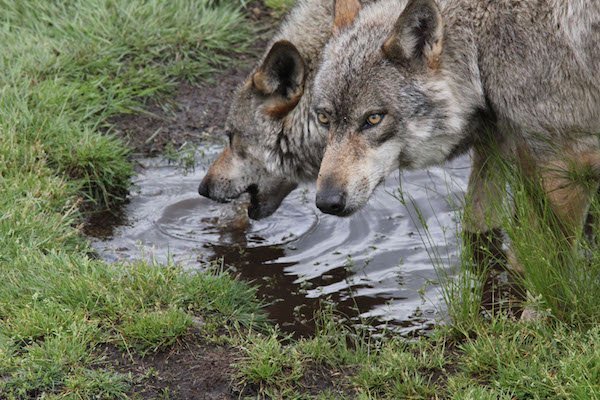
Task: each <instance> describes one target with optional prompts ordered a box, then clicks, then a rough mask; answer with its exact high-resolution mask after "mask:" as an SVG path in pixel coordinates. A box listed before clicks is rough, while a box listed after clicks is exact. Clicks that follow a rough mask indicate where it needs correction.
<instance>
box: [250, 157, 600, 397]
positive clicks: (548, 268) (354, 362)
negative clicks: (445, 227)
mask: <svg viewBox="0 0 600 400" xmlns="http://www.w3.org/2000/svg"><path fill="white" fill-rule="evenodd" d="M499 161H500V162H499V166H501V168H502V169H501V170H500V171H501V172H502V175H503V178H504V179H505V181H506V182H509V183H510V186H511V190H510V200H511V201H510V202H506V203H502V204H500V205H499V206H498V208H497V209H495V210H494V211H495V213H496V215H495V217H498V216H500V218H498V219H497V220H500V221H502V228H503V230H504V231H505V232H506V234H507V236H508V237H509V239H510V241H511V242H512V243H513V248H514V251H515V253H516V254H517V256H518V259H519V263H520V264H521V266H522V267H523V269H524V274H523V275H522V276H520V277H518V279H517V280H516V282H517V283H518V284H519V285H520V286H521V289H522V290H527V291H528V292H529V293H530V295H529V297H530V299H529V300H528V301H529V306H534V307H535V308H536V309H537V310H538V312H539V315H540V318H539V319H538V320H535V321H530V322H524V321H520V320H518V319H517V318H515V317H514V316H513V315H512V314H509V313H507V309H506V308H504V309H503V308H501V307H499V305H500V303H501V301H502V300H503V299H497V301H498V302H499V304H498V305H496V308H495V311H492V310H490V309H486V308H484V306H483V304H482V294H483V291H484V283H485V281H486V277H487V274H489V273H490V272H491V268H492V266H491V265H484V266H480V267H479V268H473V265H474V264H473V263H474V261H473V258H472V256H473V255H472V251H471V249H470V248H469V247H468V246H461V249H460V250H461V251H460V258H459V265H458V266H457V267H456V268H455V269H454V270H453V271H452V272H451V273H449V272H448V270H447V269H446V268H445V267H446V266H444V265H443V264H444V262H445V261H444V260H446V259H447V255H446V254H437V253H435V252H434V251H432V252H431V253H430V258H431V261H432V263H433V264H434V265H435V266H436V268H437V270H438V275H439V279H440V281H441V282H442V292H443V296H444V299H445V301H446V308H447V310H448V313H449V315H450V317H451V321H450V322H449V323H448V324H447V325H441V326H438V327H436V328H435V329H434V331H433V332H432V333H431V335H430V336H428V337H423V338H420V339H419V340H417V341H411V340H405V339H402V338H398V337H395V336H394V334H393V333H391V334H387V335H384V337H383V338H382V337H381V336H373V335H371V334H369V333H368V332H367V333H365V332H357V331H356V330H355V329H352V328H347V327H344V326H342V325H340V324H338V323H336V322H334V321H335V320H336V319H335V318H334V316H333V314H331V313H330V312H325V314H324V315H323V316H322V318H321V321H320V324H321V328H320V329H319V330H318V332H317V334H316V336H315V337H314V338H312V339H302V340H300V341H291V343H289V344H288V345H287V346H284V345H282V344H280V342H278V341H277V340H276V339H274V336H273V335H271V336H270V337H268V339H267V338H261V339H259V340H254V341H251V345H250V347H249V348H247V349H246V358H245V359H244V361H243V362H242V364H241V365H240V367H239V369H240V371H241V382H242V383H243V384H245V385H248V386H249V387H251V388H253V389H254V390H258V391H259V393H261V394H263V395H265V396H266V397H269V398H279V397H282V394H285V395H286V396H287V397H290V398H292V397H293V396H294V397H297V398H319V394H318V393H316V394H315V393H313V392H314V391H315V389H314V388H312V387H311V385H310V382H307V381H306V380H305V379H303V378H302V376H303V375H304V374H307V373H308V374H310V373H314V371H321V370H323V369H325V370H326V371H327V373H326V375H329V376H336V377H337V378H336V380H335V383H332V384H331V385H329V386H332V387H326V388H321V389H320V393H322V398H328V397H327V396H329V395H330V394H331V393H332V392H333V393H335V395H332V397H331V398H352V399H354V398H358V399H473V400H479V399H511V400H512V399H565V400H566V399H600V352H599V349H600V328H599V326H600V314H598V310H600V286H598V285H599V284H600V281H599V280H598V277H600V258H599V257H600V252H599V251H598V248H597V243H594V242H590V241H589V240H586V238H585V237H584V236H583V235H580V237H579V238H578V239H577V240H576V242H575V246H574V247H571V246H566V245H564V244H565V243H566V241H565V239H564V238H562V237H561V236H560V234H559V233H557V231H556V229H555V228H556V224H555V222H554V220H553V215H552V213H551V212H550V210H549V208H548V205H547V204H546V203H545V201H544V196H543V195H542V194H541V193H539V192H534V196H533V197H532V196H530V193H531V191H532V190H535V189H536V186H535V185H533V184H532V183H531V182H528V181H527V180H525V179H524V178H523V177H521V176H520V175H519V174H518V173H517V172H516V171H515V170H514V168H513V167H512V165H511V164H510V163H504V160H499ZM584 175H585V174H584ZM449 185H452V183H449ZM449 192H450V193H452V192H453V191H452V190H450V191H449ZM398 198H399V200H400V202H401V203H402V204H404V205H407V204H411V205H413V206H415V208H417V213H416V218H417V220H416V221H414V222H415V225H416V226H420V227H421V228H420V232H419V233H420V235H421V237H422V240H423V243H424V245H425V246H426V247H427V248H433V246H432V244H433V240H434V239H433V238H432V236H431V235H430V233H429V230H428V228H427V223H426V221H425V219H424V218H422V217H421V213H420V212H419V211H418V207H417V206H418V205H417V204H414V202H413V201H412V199H410V198H405V197H404V196H402V193H400V194H399V196H398ZM599 200H600V199H598V198H596V199H595V200H594V203H593V204H592V208H591V213H592V214H594V215H598V211H599V210H600V201H599ZM515 210H516V216H517V218H515ZM433 211H435V210H433ZM532 216H534V217H532ZM532 221H535V223H534V222H532ZM598 228H599V226H598V220H596V224H595V226H594V229H595V231H596V232H597V230H598ZM449 235H456V236H455V237H458V238H460V237H461V236H460V235H461V233H460V231H459V230H458V229H457V230H456V231H454V232H449ZM457 241H458V243H459V244H461V243H462V241H461V240H460V239H459V240H457ZM488 261H498V260H494V259H492V258H489V260H488ZM504 300H506V299H504ZM513 301H514V300H513ZM268 354H273V356H269V357H267V358H266V359H265V358H263V357H262V356H266V355H268ZM274 354H276V355H277V357H275V356H274ZM266 360H277V368H271V369H269V368H267V367H269V366H270V365H269V364H268V363H267V362H266ZM258 371H260V372H262V374H261V373H257V372H258ZM311 371H312V372H311ZM323 379H325V378H323ZM308 393H310V394H308ZM290 394H292V395H293V396H291V395H290ZM284 397H285V396H284Z"/></svg>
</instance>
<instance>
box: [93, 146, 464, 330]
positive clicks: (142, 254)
mask: <svg viewBox="0 0 600 400" xmlns="http://www.w3.org/2000/svg"><path fill="white" fill-rule="evenodd" d="M217 151H218V149H217V148H214V147H211V148H210V149H208V150H205V151H204V153H205V154H208V155H206V156H204V157H203V158H202V160H201V161H200V162H199V163H198V165H197V167H196V170H195V172H193V173H189V174H184V172H183V171H182V170H181V169H179V168H176V167H175V166H173V165H170V164H169V163H168V162H167V161H166V160H164V159H142V160H139V163H140V165H141V167H142V168H141V170H140V172H139V174H138V175H137V177H136V178H135V187H134V189H133V190H132V193H131V195H130V201H129V203H128V204H127V206H126V207H125V209H124V210H122V215H121V217H122V218H118V219H117V220H120V225H118V226H116V227H115V229H111V230H110V231H104V232H103V231H102V230H97V233H96V234H97V236H98V237H97V238H95V239H94V240H93V246H94V248H95V249H96V250H97V251H98V253H99V254H100V255H101V257H102V258H104V259H106V260H109V261H117V260H135V259H142V258H144V259H148V258H154V259H156V260H158V261H159V262H163V263H164V262H166V261H167V260H168V259H172V260H174V261H175V262H177V263H179V264H182V265H184V266H185V267H186V268H192V269H201V268H204V267H205V266H206V262H207V261H212V260H222V262H223V263H224V264H225V265H226V266H228V267H230V268H231V269H232V270H233V271H234V272H235V273H236V274H237V275H239V276H240V277H242V278H243V279H246V280H250V281H253V282H254V283H256V284H258V285H259V287H260V290H259V293H260V295H261V297H262V298H263V299H265V300H266V301H267V302H269V304H270V305H269V306H268V307H267V311H268V313H269V315H270V317H271V318H272V319H273V320H274V321H275V322H276V323H278V324H279V325H280V326H281V327H282V329H283V330H285V331H287V332H290V333H294V334H295V335H296V336H301V335H309V334H310V333H311V332H312V330H313V329H314V326H313V323H312V320H313V315H314V311H315V309H316V308H317V307H319V303H320V301H322V300H326V299H327V300H331V301H334V302H336V303H337V307H338V309H339V310H340V311H341V312H342V313H344V314H346V315H347V316H348V317H349V318H351V319H352V320H353V321H355V323H357V324H359V323H363V322H365V321H368V322H369V323H370V324H372V325H373V326H382V325H385V326H393V327H396V328H397V329H399V330H400V331H401V333H404V334H418V333H420V332H422V331H426V330H428V329H430V328H431V326H432V324H434V323H435V321H436V319H439V318H442V317H443V304H442V302H441V298H440V292H439V287H438V285H437V282H436V281H437V275H436V272H435V268H434V263H435V264H436V265H437V266H438V268H447V269H448V271H450V272H451V268H452V266H453V265H454V264H455V263H456V256H457V230H458V229H459V227H458V225H457V215H458V207H459V206H460V205H461V204H462V201H463V200H462V199H463V197H464V190H465V188H466V184H467V178H468V173H469V168H468V165H469V160H468V158H467V157H464V158H460V159H458V160H455V161H453V162H452V163H449V164H448V165H446V166H445V167H444V168H432V169H430V170H427V171H414V172H405V173H403V174H402V175H401V176H400V174H396V175H394V176H390V177H389V178H388V179H387V180H386V182H385V185H382V187H381V188H379V189H378V190H377V192H376V194H375V195H374V196H373V197H372V198H371V200H370V202H369V204H368V205H367V206H366V207H365V208H364V209H363V210H361V211H360V212H358V213H357V214H356V215H354V216H351V217H349V218H338V217H335V216H330V215H325V214H323V213H321V212H320V211H319V210H318V209H317V208H316V207H315V206H314V197H315V192H314V188H312V187H311V186H307V187H301V188H299V189H297V190H296V191H294V192H292V194H291V195H290V196H289V197H288V198H287V199H286V200H285V201H284V202H283V204H282V206H281V208H280V209H279V210H278V211H277V212H276V213H275V214H274V215H273V216H271V217H269V218H266V219H264V220H260V221H252V220H248V218H247V217H246V214H245V205H244V204H243V202H237V203H231V204H217V203H214V202H212V201H210V200H208V199H205V198H201V197H200V196H198V194H197V191H196V190H197V187H198V184H199V182H200V180H201V178H202V177H203V176H204V172H205V169H206V166H207V165H208V164H209V163H210V160H211V159H212V157H214V155H215V154H216V153H217ZM399 186H401V193H402V197H403V199H404V201H400V200H399V198H398V197H399V193H400V192H399ZM112 223H113V222H111V221H104V220H100V221H99V222H98V221H97V222H96V225H111V224H112ZM425 226H426V228H427V229H426V231H427V232H428V234H424V232H425ZM432 258H433V260H432Z"/></svg>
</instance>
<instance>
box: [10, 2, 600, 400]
mask: <svg viewBox="0 0 600 400" xmlns="http://www.w3.org/2000/svg"><path fill="white" fill-rule="evenodd" d="M267 6H268V7H271V8H273V9H274V10H284V9H285V8H286V7H289V2H287V1H279V0H278V1H274V2H273V1H269V2H268V3H267ZM0 8H1V9H2V17H1V20H0V21H1V22H0V39H1V43H2V45H1V46H2V52H0V65H1V67H2V68H1V69H0V190H1V192H2V196H0V242H1V243H2V246H1V249H0V279H1V281H2V285H1V286H0V320H1V324H0V398H3V399H4V398H6V399H29V398H46V399H64V398H74V399H88V398H95V399H119V398H128V393H129V390H130V386H131V384H132V381H135V380H138V381H139V379H142V380H143V377H142V378H140V377H132V376H130V375H127V374H123V373H120V372H118V371H117V370H116V368H114V366H111V365H110V362H107V361H106V359H105V358H103V354H102V349H103V348H106V346H111V347H114V348H116V349H120V351H122V352H123V353H126V354H128V353H131V354H137V355H139V356H143V355H147V354H150V353H152V352H155V351H160V350H163V349H168V348H169V347H170V346H172V345H173V344H174V343H176V342H178V341H185V340H186V338H188V337H189V336H190V335H198V330H200V332H201V334H202V335H203V337H204V338H205V339H206V340H208V341H213V342H215V341H223V340H226V341H227V342H228V343H229V344H231V345H233V346H235V347H236V348H237V349H238V350H239V351H240V353H241V355H242V356H241V358H240V362H239V363H238V365H237V371H238V375H237V387H238V388H239V390H241V393H242V394H243V393H246V394H249V395H251V396H254V397H256V396H258V397H265V398H286V399H287V398H290V399H292V398H299V399H302V398H316V399H343V398H348V399H354V398H358V399H421V398H427V399H429V398H440V399H441V398H452V399H515V398H516V399H530V398H531V399H554V398H556V399H594V398H600V362H599V361H598V360H600V353H599V352H600V350H599V349H600V329H599V328H598V326H599V324H598V322H599V317H600V314H598V310H600V307H598V299H599V298H600V296H598V293H599V292H600V289H599V288H598V284H599V283H598V280H597V279H594V277H597V276H598V275H599V274H598V272H599V269H598V265H600V262H599V261H600V260H599V259H598V252H597V249H596V248H595V247H594V246H593V245H590V244H588V243H586V242H585V241H584V240H583V239H582V238H578V243H579V244H578V247H577V249H578V251H575V252H574V251H571V250H570V249H565V248H564V247H562V246H559V245H556V243H559V241H558V242H557V240H558V239H557V238H553V237H552V236H551V235H552V232H549V231H548V226H547V225H546V224H545V223H541V224H518V223H517V224H515V223H514V219H513V218H512V209H510V210H508V209H507V210H504V209H502V210H499V212H502V213H504V215H505V216H506V217H505V218H504V226H503V228H504V230H505V231H506V232H507V234H508V236H509V237H510V239H511V240H512V242H513V243H515V244H516V247H515V249H516V252H517V254H518V255H519V256H520V258H521V261H522V262H523V265H524V268H525V270H526V274H525V280H524V281H523V282H522V285H523V286H524V287H525V288H527V289H528V290H529V291H530V292H531V293H532V294H533V297H534V298H535V299H536V302H537V305H538V306H539V307H540V309H542V310H543V311H544V315H545V316H546V318H544V319H542V320H540V321H535V322H529V323H523V322H519V321H516V320H514V319H513V318H511V317H510V316H509V315H506V314H505V313H497V314H493V315H489V313H484V312H482V305H481V292H482V290H483V289H482V285H483V282H484V276H483V275H482V273H481V272H479V273H477V272H473V271H472V270H471V269H470V268H469V265H470V256H469V254H468V251H464V252H463V260H462V261H463V262H462V270H461V271H460V273H459V274H458V275H457V276H453V277H452V279H451V280H448V281H447V283H446V285H445V286H444V288H445V295H446V300H447V302H448V310H449V312H450V315H451V317H452V322H451V323H450V324H448V325H445V326H444V325H441V326H439V327H438V328H436V329H435V331H434V332H433V333H432V334H431V336H429V337H424V338H420V339H418V340H406V339H403V338H400V337H396V336H394V335H393V334H384V335H373V334H372V333H370V332H366V331H358V330H356V329H354V328H349V327H346V326H344V325H343V324H341V323H339V322H338V321H339V319H338V318H336V315H335V312H334V311H333V310H331V309H329V308H327V309H325V310H324V311H323V313H322V314H321V315H319V316H318V318H319V326H320V328H319V330H318V332H317V334H316V335H315V336H314V337H313V338H309V339H301V340H292V339H290V338H289V337H285V336H282V335H281V334H280V333H279V332H278V331H277V330H275V329H274V328H273V329H271V330H266V331H265V330H263V331H257V330H255V329H253V328H252V327H253V326H261V327H262V326H264V323H265V321H264V315H263V314H262V312H261V311H260V304H259V302H258V301H257V299H256V292H255V290H254V289H253V288H251V287H249V286H248V285H247V284H244V283H242V282H239V281H237V280H236V279H234V278H232V277H231V276H230V275H228V274H225V273H223V272H222V270H221V268H220V266H207V268H208V270H207V272H205V273H191V272H189V271H184V270H182V269H180V268H179V267H177V266H175V265H167V266H160V265H156V264H152V263H142V262H137V263H132V264H129V265H123V264H112V265H109V264H106V263H104V262H102V261H100V260H97V259H95V258H94V257H92V256H91V252H90V249H89V246H88V243H87V242H86V241H85V239H84V238H83V237H82V235H81V233H80V231H79V229H78V225H79V224H80V222H81V211H80V210H81V209H82V207H107V206H110V205H112V204H114V203H116V202H119V201H121V200H122V199H123V197H124V195H125V194H126V192H127V189H128V187H129V179H130V177H131V175H132V173H133V169H132V166H131V163H130V161H129V160H128V156H129V149H128V147H127V145H126V143H123V142H122V141H121V140H119V139H118V138H117V137H115V136H113V135H112V134H111V128H110V125H109V124H108V122H107V121H108V120H109V119H110V117H112V116H115V115H119V114H123V113H130V112H137V111H139V110H141V109H143V107H144V103H145V102H146V101H147V100H149V99H152V98H156V96H163V95H167V94H168V93H169V91H170V90H171V89H172V88H173V87H174V85H175V83H176V82H177V81H178V80H182V79H184V80H189V81H198V80H202V79H206V78H208V77H209V76H210V74H211V73H212V72H213V71H214V70H215V69H216V68H219V67H221V66H222V65H224V64H225V63H228V62H231V56H232V55H235V53H236V52H243V51H245V50H246V49H247V46H248V44H249V42H250V38H251V33H252V30H251V27H250V26H249V24H248V23H247V22H245V21H244V19H243V15H242V13H241V12H240V11H239V9H238V3H235V2H227V1H212V0H194V1H192V0H173V1H170V2H164V1H158V0H147V1H141V0H140V1H125V0H110V1H105V0H102V1H101V0H91V1H82V0H72V1H68V2H53V1H42V0H25V1H20V2H14V1H2V0H0ZM183 161H184V164H186V165H187V164H191V163H192V161H187V160H185V159H184V160H183ZM583 175H585V174H583ZM507 179H511V178H510V177H507ZM511 186H512V187H513V191H512V193H513V199H514V201H515V202H517V203H519V207H518V208H517V210H519V212H521V213H523V216H522V218H520V220H521V221H526V220H527V219H526V218H525V216H526V215H529V214H530V212H531V211H532V210H533V209H535V210H539V209H540V205H539V204H529V203H528V200H527V199H528V197H527V196H524V194H526V190H527V187H526V185H525V184H524V183H523V184H522V183H521V182H520V181H518V180H516V181H512V185H511ZM544 207H545V205H544V204H542V205H541V210H544V209H545V208H544ZM594 208H595V212H596V214H597V213H598V211H599V210H598V204H594ZM550 225H551V224H550ZM422 234H423V237H424V241H425V242H427V240H429V239H427V232H426V229H424V231H423V232H422ZM549 235H550V236H549ZM549 238H550V239H549ZM440 256H443V255H432V260H433V262H439V261H436V259H437V260H439V259H440ZM442 258H443V257H442ZM484 272H485V271H484ZM590 277H591V278H590ZM223 332H226V333H227V334H226V335H225V336H226V338H225V339H223V336H222V335H221V334H222V333H223ZM169 396H170V391H169V390H168V389H165V392H164V397H165V398H168V397H169Z"/></svg>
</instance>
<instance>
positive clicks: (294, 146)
mask: <svg viewBox="0 0 600 400" xmlns="http://www.w3.org/2000/svg"><path fill="white" fill-rule="evenodd" d="M355 4H358V3H355V2H347V1H346V0H340V1H338V2H337V3H336V4H335V7H334V3H333V1H322V0H300V1H299V2H298V4H297V5H296V6H295V8H294V9H293V10H292V11H291V13H290V15H289V16H288V18H287V20H286V21H285V22H284V23H283V25H282V26H281V28H280V29H279V32H278V33H277V34H276V35H275V37H274V38H273V39H272V40H271V42H270V43H269V45H268V46H267V48H268V50H267V51H266V53H265V55H264V56H263V57H262V59H261V60H260V62H259V64H258V66H257V67H256V68H255V69H254V70H253V71H252V73H251V74H250V76H248V78H247V79H246V81H245V82H244V83H243V85H242V86H241V87H240V88H239V90H238V92H237V94H236V95H235V98H234V99H233V102H232V105H231V108H230V111H229V116H228V118H227V121H226V123H225V130H226V132H227V134H228V136H229V146H228V147H226V148H225V149H224V150H223V152H222V153H221V154H220V155H219V157H218V158H217V159H216V161H215V162H214V163H213V164H212V165H211V167H210V168H209V170H208V172H207V174H206V176H205V177H204V179H203V180H202V182H201V184H200V186H199V188H198V191H199V193H200V195H202V196H205V197H208V198H211V199H213V200H217V201H221V202H225V201H229V200H231V199H235V198H237V197H239V196H240V195H241V194H242V193H246V192H248V193H250V198H251V202H250V206H249V208H248V215H249V216H250V218H253V219H260V218H264V217H267V216H269V215H271V214H272V213H273V212H274V211H275V210H276V209H277V208H278V207H279V205H280V204H281V202H282V201H283V199H284V198H285V197H286V196H287V195H288V194H289V193H290V192H291V191H292V190H293V189H294V188H295V187H296V186H297V183H298V182H303V181H314V180H315V179H316V176H317V172H318V170H319V166H320V164H321V159H322V157H323V151H324V148H325V144H326V137H327V135H326V133H324V132H323V131H322V130H320V129H318V128H317V124H316V122H315V120H314V114H313V113H312V111H311V109H310V104H311V101H312V93H311V90H312V83H313V81H314V75H315V73H316V67H317V65H318V63H319V61H320V58H321V52H322V50H323V47H324V46H325V44H326V42H327V41H328V40H329V38H330V37H331V35H332V31H333V26H334V19H335V20H336V21H337V22H336V24H335V25H336V26H343V25H344V24H345V22H344V18H346V16H347V15H353V10H352V7H353V6H354V5H355ZM348 21H349V20H348Z"/></svg>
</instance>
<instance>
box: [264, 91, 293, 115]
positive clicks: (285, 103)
mask: <svg viewBox="0 0 600 400" xmlns="http://www.w3.org/2000/svg"><path fill="white" fill-rule="evenodd" d="M302 94H303V91H302V90H301V91H300V93H297V94H295V95H293V96H292V97H291V98H289V99H288V98H285V97H278V98H275V99H272V100H270V101H269V102H268V103H267V104H266V105H265V108H264V110H265V114H267V115H268V116H269V117H271V118H276V119H280V118H283V117H285V116H286V115H288V114H289V113H290V112H291V111H292V110H293V109H294V108H295V107H296V106H297V105H298V102H299V101H300V99H301V98H302Z"/></svg>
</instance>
